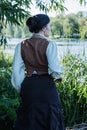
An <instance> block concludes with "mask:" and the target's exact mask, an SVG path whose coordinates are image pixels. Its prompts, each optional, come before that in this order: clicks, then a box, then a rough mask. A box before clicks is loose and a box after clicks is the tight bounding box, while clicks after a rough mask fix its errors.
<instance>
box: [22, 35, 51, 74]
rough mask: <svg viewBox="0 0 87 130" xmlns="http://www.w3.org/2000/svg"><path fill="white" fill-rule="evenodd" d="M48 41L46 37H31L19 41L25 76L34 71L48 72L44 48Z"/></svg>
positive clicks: (38, 72) (39, 72)
mask: <svg viewBox="0 0 87 130" xmlns="http://www.w3.org/2000/svg"><path fill="white" fill-rule="evenodd" d="M48 44H49V42H48V40H47V39H45V38H44V39H43V38H39V37H37V38H36V37H32V38H30V39H27V40H25V41H24V42H22V43H21V55H22V58H23V60H24V63H25V68H26V72H27V76H31V75H32V73H33V72H34V71H35V72H37V74H40V75H41V74H47V73H48V62H47V57H46V49H47V46H48Z"/></svg>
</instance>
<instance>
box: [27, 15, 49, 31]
mask: <svg viewBox="0 0 87 130" xmlns="http://www.w3.org/2000/svg"><path fill="white" fill-rule="evenodd" d="M49 22H50V18H49V17H48V16H47V15H46V14H37V15H34V16H33V17H29V18H28V19H27V21H26V25H27V26H28V28H29V31H30V32H34V33H38V32H39V31H40V30H41V29H42V28H43V27H45V26H46V25H47V24H48V23H49Z"/></svg>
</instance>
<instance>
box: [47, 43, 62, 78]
mask: <svg viewBox="0 0 87 130" xmlns="http://www.w3.org/2000/svg"><path fill="white" fill-rule="evenodd" d="M46 56H47V60H48V73H49V74H51V75H52V77H53V78H55V79H59V78H61V77H62V74H63V72H64V69H63V67H62V66H61V64H60V62H59V59H58V52H57V44H56V43H55V42H53V41H50V42H49V44H48V46H47V50H46Z"/></svg>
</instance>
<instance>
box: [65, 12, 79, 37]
mask: <svg viewBox="0 0 87 130" xmlns="http://www.w3.org/2000/svg"><path fill="white" fill-rule="evenodd" d="M63 29H64V33H65V36H66V37H73V35H74V34H78V33H79V24H78V20H77V18H76V16H75V15H72V14H71V15H68V16H67V17H66V19H65V21H64V26H63Z"/></svg>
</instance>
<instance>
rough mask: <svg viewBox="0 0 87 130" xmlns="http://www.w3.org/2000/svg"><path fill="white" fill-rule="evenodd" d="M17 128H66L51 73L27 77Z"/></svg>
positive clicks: (21, 93)
mask: <svg viewBox="0 0 87 130" xmlns="http://www.w3.org/2000/svg"><path fill="white" fill-rule="evenodd" d="M20 96H21V103H20V107H19V109H18V111H17V120H16V123H15V127H14V129H15V130H65V128H64V122H63V116H62V109H61V103H60V97H59V93H58V91H57V89H56V86H55V83H54V81H53V78H52V77H51V76H49V75H41V76H38V75H33V76H31V77H26V78H25V79H24V81H23V83H22V85H21V92H20Z"/></svg>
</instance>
